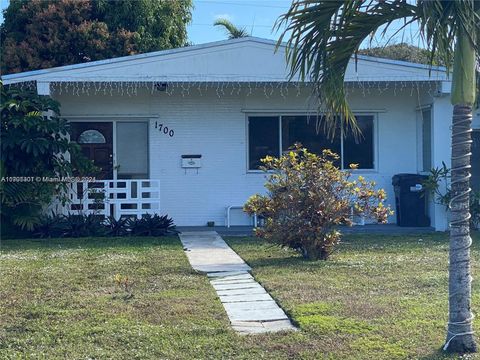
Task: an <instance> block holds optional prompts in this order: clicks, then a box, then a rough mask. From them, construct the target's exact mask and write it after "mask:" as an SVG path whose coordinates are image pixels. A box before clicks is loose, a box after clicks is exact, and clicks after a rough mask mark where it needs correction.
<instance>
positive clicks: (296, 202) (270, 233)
mask: <svg viewBox="0 0 480 360" xmlns="http://www.w3.org/2000/svg"><path fill="white" fill-rule="evenodd" d="M338 158H339V157H338V155H336V154H334V153H332V152H331V151H330V150H324V151H323V154H322V155H316V154H312V153H310V152H308V151H307V150H306V149H304V148H301V147H300V145H296V146H295V148H294V149H293V150H291V151H290V152H289V153H287V154H284V155H282V156H281V157H280V158H274V157H271V156H267V157H266V158H265V159H263V160H262V162H263V164H264V165H263V166H262V170H264V171H265V172H267V178H268V180H267V183H266V184H265V187H266V189H267V194H266V195H259V194H257V195H254V196H252V197H251V198H250V199H249V200H248V201H247V203H246V204H245V205H244V210H245V211H246V212H247V213H249V214H255V213H256V214H257V216H260V217H262V218H264V219H265V224H264V226H263V227H262V228H257V229H256V233H257V235H258V236H260V237H263V238H265V239H267V240H269V241H271V242H274V243H277V244H279V245H282V246H288V247H291V248H294V249H297V250H298V251H300V252H301V253H302V255H303V256H304V257H305V258H308V259H311V260H317V259H323V260H325V259H327V258H328V257H329V255H330V254H331V252H332V250H333V249H334V246H335V245H336V244H338V243H339V241H340V239H341V232H340V231H339V225H352V213H353V214H355V215H357V216H364V217H367V218H373V219H375V220H376V221H378V222H380V223H385V222H386V221H387V218H388V216H389V215H391V214H393V212H392V211H391V210H390V208H389V207H388V206H385V205H384V202H385V199H386V194H385V191H384V190H383V189H376V188H375V182H373V181H367V180H366V179H365V178H363V177H362V176H358V178H357V179H353V176H352V173H351V171H343V170H340V169H339V168H337V167H336V166H335V165H334V163H335V161H337V160H338ZM351 167H352V168H355V165H352V166H351Z"/></svg>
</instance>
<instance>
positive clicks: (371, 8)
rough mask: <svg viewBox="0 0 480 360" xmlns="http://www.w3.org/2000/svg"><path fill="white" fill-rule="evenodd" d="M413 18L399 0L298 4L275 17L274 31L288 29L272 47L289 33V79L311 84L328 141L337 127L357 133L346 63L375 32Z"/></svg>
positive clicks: (414, 14)
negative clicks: (348, 95) (346, 83)
mask: <svg viewBox="0 0 480 360" xmlns="http://www.w3.org/2000/svg"><path fill="white" fill-rule="evenodd" d="M417 16H418V15H417V11H416V7H415V6H413V5H409V4H407V3H406V2H404V1H398V0H393V1H387V0H385V1H373V0H370V1H364V0H351V1H329V0H323V1H311V0H297V1H295V2H293V3H292V5H291V7H290V9H289V10H288V12H287V13H286V14H284V15H282V16H281V17H280V18H279V20H278V21H277V24H276V27H277V29H279V28H281V27H282V26H283V25H285V24H286V25H287V26H286V28H285V29H284V30H283V32H282V34H281V36H280V39H279V41H278V44H277V46H281V43H282V41H283V38H284V37H286V36H287V35H288V34H290V37H289V39H288V41H287V43H286V57H287V62H288V63H289V67H290V69H289V70H290V80H292V79H295V78H297V79H298V80H300V81H309V82H311V83H312V84H313V87H314V91H315V94H316V96H317V97H318V99H319V106H320V110H321V111H322V112H324V113H325V116H324V117H322V119H324V121H325V123H324V124H323V126H324V128H325V130H327V132H328V134H329V135H330V136H334V135H335V131H336V129H338V128H340V127H344V128H346V129H350V130H352V131H353V132H354V133H356V134H358V133H359V129H358V127H357V125H356V122H355V117H354V115H353V113H352V111H351V109H350V107H349V105H348V102H347V99H346V91H345V85H344V80H345V73H346V70H347V66H348V64H349V62H350V59H351V58H352V56H355V55H356V53H357V51H358V49H359V47H360V45H361V44H362V42H363V41H364V40H365V39H367V38H368V37H369V36H371V35H372V34H374V33H376V32H377V31H381V32H383V33H385V32H386V30H387V29H388V27H389V26H390V25H391V24H392V23H393V22H394V21H395V20H398V19H406V21H405V22H404V24H403V25H402V26H403V27H405V26H407V25H408V24H409V23H411V22H412V21H415V20H416V19H417ZM339 115H341V116H339Z"/></svg>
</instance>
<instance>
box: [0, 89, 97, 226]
mask: <svg viewBox="0 0 480 360" xmlns="http://www.w3.org/2000/svg"><path fill="white" fill-rule="evenodd" d="M0 90H1V105H0V111H1V131H0V138H1V160H0V176H1V179H2V181H1V182H0V199H1V217H2V225H4V226H5V225H7V226H10V227H19V228H22V229H27V230H33V228H34V226H35V224H38V223H39V222H40V216H41V214H42V212H43V210H44V208H45V207H46V206H47V205H48V204H49V203H50V202H51V200H52V198H53V197H54V196H56V197H57V198H59V199H60V200H62V201H63V202H65V201H67V197H66V196H64V194H65V192H66V188H67V184H66V183H63V182H49V181H45V180H44V179H45V178H61V177H64V176H72V175H73V174H78V175H85V174H89V175H92V174H94V173H95V170H96V168H95V167H94V166H93V163H92V162H91V161H89V160H88V159H86V158H85V157H84V156H83V155H82V154H81V151H80V148H79V147H78V145H77V144H75V143H72V142H70V141H69V139H68V136H67V135H68V129H69V126H68V123H67V121H66V120H64V119H61V118H59V117H57V115H58V114H59V104H58V102H56V101H54V100H53V99H51V98H49V97H46V96H39V95H37V94H36V93H35V92H34V91H32V90H28V89H26V90H22V89H18V88H15V87H12V86H9V87H8V88H7V87H5V86H3V84H2V83H1V82H0ZM54 114H57V115H54ZM50 115H51V116H50ZM67 154H69V155H70V157H71V159H72V160H71V161H70V160H69V159H68V156H67Z"/></svg>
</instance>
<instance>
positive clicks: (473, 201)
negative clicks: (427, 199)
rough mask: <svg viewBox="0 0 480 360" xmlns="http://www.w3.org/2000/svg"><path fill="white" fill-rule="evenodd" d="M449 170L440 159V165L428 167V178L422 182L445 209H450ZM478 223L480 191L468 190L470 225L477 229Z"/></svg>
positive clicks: (479, 218) (479, 223)
mask: <svg viewBox="0 0 480 360" xmlns="http://www.w3.org/2000/svg"><path fill="white" fill-rule="evenodd" d="M450 183H451V170H450V169H449V168H448V167H447V165H446V164H445V163H444V162H443V161H442V166H441V167H435V168H432V169H430V173H429V174H428V178H427V179H426V180H425V181H424V182H423V187H424V188H425V190H426V191H427V192H428V193H430V194H433V196H434V197H435V202H436V203H437V204H440V205H443V206H445V210H446V211H449V210H450V202H451V199H452V189H451V186H450ZM479 225H480V192H474V191H472V192H470V227H471V228H472V229H478V228H479Z"/></svg>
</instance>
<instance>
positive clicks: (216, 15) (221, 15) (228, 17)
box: [214, 14, 233, 21]
mask: <svg viewBox="0 0 480 360" xmlns="http://www.w3.org/2000/svg"><path fill="white" fill-rule="evenodd" d="M214 19H215V20H218V19H227V20H228V21H233V16H232V15H230V14H215V15H214Z"/></svg>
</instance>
